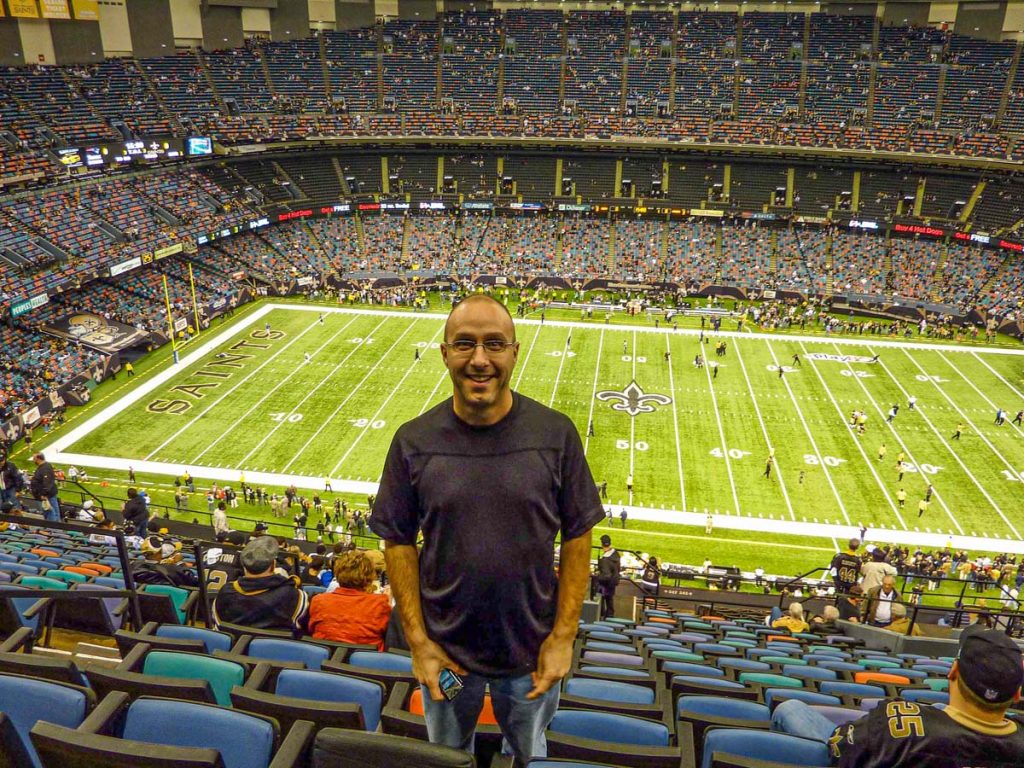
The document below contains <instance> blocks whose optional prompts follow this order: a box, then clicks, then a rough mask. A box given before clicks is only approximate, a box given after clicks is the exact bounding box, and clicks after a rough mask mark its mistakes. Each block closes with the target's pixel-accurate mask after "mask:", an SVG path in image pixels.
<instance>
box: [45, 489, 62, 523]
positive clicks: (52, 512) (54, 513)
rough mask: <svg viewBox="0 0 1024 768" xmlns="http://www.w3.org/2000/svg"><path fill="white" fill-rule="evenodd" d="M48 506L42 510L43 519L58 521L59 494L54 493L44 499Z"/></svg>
mask: <svg viewBox="0 0 1024 768" xmlns="http://www.w3.org/2000/svg"><path fill="white" fill-rule="evenodd" d="M46 501H47V502H48V503H49V505H50V508H49V509H48V510H46V511H44V512H43V519H44V520H49V521H50V522H51V523H59V522H60V496H57V495H56V494H54V495H53V496H51V497H50V498H48V499H47V500H46Z"/></svg>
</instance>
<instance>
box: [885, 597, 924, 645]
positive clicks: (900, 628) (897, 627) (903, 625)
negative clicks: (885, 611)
mask: <svg viewBox="0 0 1024 768" xmlns="http://www.w3.org/2000/svg"><path fill="white" fill-rule="evenodd" d="M886 629H888V630H889V631H890V632H899V633H900V634H901V635H912V636H913V637H919V636H920V635H921V634H922V632H921V627H920V625H919V624H918V623H917V622H914V628H913V630H911V629H910V617H908V616H907V606H905V605H904V604H903V603H893V604H892V621H891V622H889V626H888V627H886Z"/></svg>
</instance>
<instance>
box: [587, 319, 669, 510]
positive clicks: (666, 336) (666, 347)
mask: <svg viewBox="0 0 1024 768" xmlns="http://www.w3.org/2000/svg"><path fill="white" fill-rule="evenodd" d="M671 338H672V337H671V336H670V335H669V334H667V333H666V334H665V351H666V352H667V353H668V389H669V393H670V394H671V396H672V425H673V427H675V432H676V467H677V468H678V469H679V496H680V499H681V504H682V508H683V509H684V510H685V509H686V484H685V483H684V482H683V452H682V448H681V447H680V445H679V442H680V441H679V411H678V410H677V409H676V401H677V400H678V396H677V395H676V382H675V377H674V376H673V373H672V345H671V343H670V339H671ZM598 354H600V351H599V352H598ZM595 384H596V382H595ZM595 389H596V386H595Z"/></svg>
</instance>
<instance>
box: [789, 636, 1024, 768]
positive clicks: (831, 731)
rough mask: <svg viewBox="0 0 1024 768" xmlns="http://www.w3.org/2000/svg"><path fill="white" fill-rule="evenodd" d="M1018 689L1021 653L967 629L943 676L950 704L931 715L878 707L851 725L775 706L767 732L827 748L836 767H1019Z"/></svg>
mask: <svg viewBox="0 0 1024 768" xmlns="http://www.w3.org/2000/svg"><path fill="white" fill-rule="evenodd" d="M1022 683H1024V666H1022V659H1021V651H1020V648H1019V647H1018V646H1017V645H1016V643H1014V642H1013V640H1011V639H1010V638H1009V637H1008V636H1007V635H1006V634H1005V633H1004V632H1001V631H999V630H994V629H983V628H981V627H979V626H978V625H974V626H972V627H969V628H967V629H965V630H964V632H963V634H962V635H961V637H960V653H959V655H958V657H957V660H956V661H955V662H954V663H953V667H952V669H950V671H949V704H948V705H947V706H946V708H945V709H938V708H936V707H932V706H929V705H924V704H917V703H915V702H910V701H901V700H898V699H890V700H885V701H882V702H880V703H879V705H878V706H877V707H876V708H875V709H873V710H872V711H871V712H870V713H868V714H867V715H865V716H864V717H862V718H861V719H859V720H855V721H854V722H852V723H847V724H846V725H842V726H839V727H838V728H836V727H835V725H834V723H832V721H830V720H828V719H827V718H825V717H824V716H822V715H821V714H819V713H817V712H815V711H814V710H812V709H810V708H809V707H808V706H807V705H806V704H804V703H803V702H801V701H796V700H791V701H786V702H783V703H782V704H780V705H779V706H778V707H776V709H775V712H774V713H773V715H772V727H773V728H774V729H775V730H777V731H783V732H785V733H789V734H792V735H795V736H803V737H805V738H812V739H817V740H819V741H823V742H825V743H826V744H827V746H828V750H829V754H830V757H831V759H832V764H833V765H837V766H839V767H840V768H1010V767H1011V766H1016V767H1019V766H1022V765H1024V725H1022V724H1021V723H1019V722H1017V721H1015V720H1011V719H1008V718H1007V717H1006V710H1007V709H1008V708H1009V707H1010V705H1011V704H1013V703H1014V702H1015V701H1019V700H1020V695H1021V684H1022Z"/></svg>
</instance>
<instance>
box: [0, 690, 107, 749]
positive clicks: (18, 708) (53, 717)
mask: <svg viewBox="0 0 1024 768" xmlns="http://www.w3.org/2000/svg"><path fill="white" fill-rule="evenodd" d="M95 702H96V697H95V695H94V694H93V693H92V691H90V690H88V689H86V688H80V687H78V686H74V685H68V684H66V683H57V682H53V681H51V680H37V679H35V678H31V677H22V676H20V675H7V674H0V711H2V712H3V713H4V715H6V717H7V719H8V721H9V723H10V726H11V727H10V728H8V729H7V734H6V735H7V737H8V738H11V734H12V733H14V734H17V736H18V739H19V741H20V746H21V748H22V750H23V751H24V754H25V755H27V756H28V758H29V759H30V760H31V764H32V765H35V766H39V765H40V762H39V758H38V756H37V755H36V751H35V748H34V747H33V746H32V740H31V738H30V737H29V731H31V730H32V727H33V726H34V725H35V724H36V723H37V722H39V721H40V720H43V721H46V722H50V723H55V724H57V725H63V726H66V727H68V728H77V727H78V726H79V725H81V723H82V721H83V720H84V719H85V716H86V715H87V714H88V712H89V710H90V709H91V708H92V706H93V705H94V704H95ZM12 742H13V738H12ZM13 749H14V750H17V747H13ZM5 751H6V750H5ZM0 760H2V758H0Z"/></svg>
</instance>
